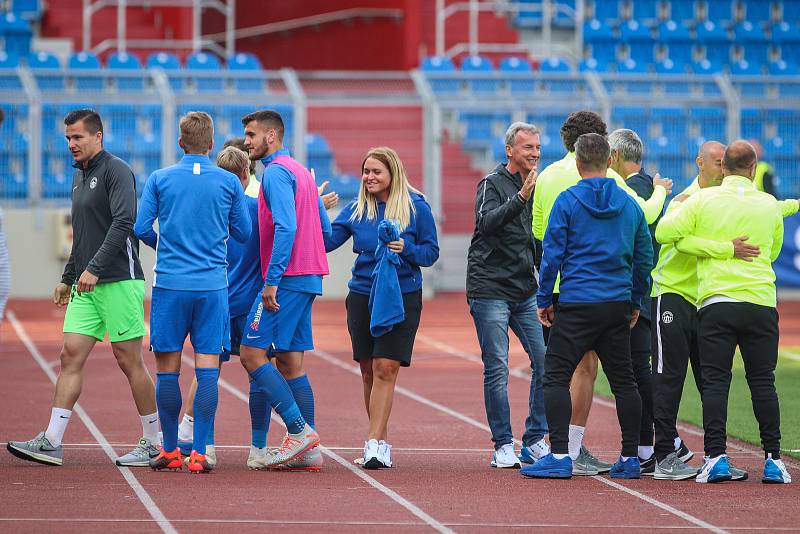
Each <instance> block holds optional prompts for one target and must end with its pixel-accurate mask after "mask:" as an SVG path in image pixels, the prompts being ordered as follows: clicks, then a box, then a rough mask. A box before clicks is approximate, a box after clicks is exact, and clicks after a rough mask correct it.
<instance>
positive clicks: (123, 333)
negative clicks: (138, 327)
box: [117, 328, 130, 336]
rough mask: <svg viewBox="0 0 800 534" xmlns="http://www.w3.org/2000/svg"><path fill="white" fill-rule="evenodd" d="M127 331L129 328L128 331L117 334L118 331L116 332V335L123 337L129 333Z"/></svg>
mask: <svg viewBox="0 0 800 534" xmlns="http://www.w3.org/2000/svg"><path fill="white" fill-rule="evenodd" d="M129 330H130V328H128V330H125V331H124V332H119V331H118V332H117V335H118V336H124V335H125V334H127V333H128V331H129Z"/></svg>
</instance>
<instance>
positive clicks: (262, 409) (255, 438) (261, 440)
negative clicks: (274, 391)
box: [250, 380, 271, 449]
mask: <svg viewBox="0 0 800 534" xmlns="http://www.w3.org/2000/svg"><path fill="white" fill-rule="evenodd" d="M268 405H269V403H268V401H267V394H266V393H264V392H263V391H261V390H260V389H259V387H258V384H256V382H255V381H254V380H250V428H251V433H252V442H253V447H258V448H260V449H263V448H264V447H266V446H267V432H269V415H270V411H271V410H268V409H267V406H268Z"/></svg>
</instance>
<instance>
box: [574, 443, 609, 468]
mask: <svg viewBox="0 0 800 534" xmlns="http://www.w3.org/2000/svg"><path fill="white" fill-rule="evenodd" d="M581 454H585V455H586V458H588V460H589V464H590V465H591V466H593V467H594V468H595V469H597V472H598V473H600V474H603V473H608V472H609V471H611V464H610V463H608V462H604V461H602V460H599V459H597V458H595V457H594V455H593V454H592V453H591V452H589V449H587V448H586V447H584V446H583V445H581Z"/></svg>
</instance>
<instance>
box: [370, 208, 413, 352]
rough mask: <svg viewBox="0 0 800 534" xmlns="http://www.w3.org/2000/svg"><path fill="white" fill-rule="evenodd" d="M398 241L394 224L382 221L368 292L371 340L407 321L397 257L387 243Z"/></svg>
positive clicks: (397, 232) (398, 230)
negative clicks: (372, 337)
mask: <svg viewBox="0 0 800 534" xmlns="http://www.w3.org/2000/svg"><path fill="white" fill-rule="evenodd" d="M399 239H400V228H399V227H398V226H397V223H396V222H394V221H390V220H386V219H384V220H382V221H381V222H380V224H379V225H378V248H377V249H375V259H376V260H377V264H376V265H375V269H374V270H373V271H372V287H371V288H370V291H369V313H370V320H369V331H370V333H371V334H372V335H373V336H376V337H377V336H382V335H384V334H386V333H388V332H390V331H391V330H392V328H393V327H394V325H396V324H398V323H402V322H403V321H404V320H405V318H406V310H405V308H404V307H403V293H402V292H401V291H400V281H399V280H398V278H397V268H398V267H399V266H400V261H401V260H400V256H398V255H397V253H396V252H392V251H391V250H389V247H388V246H387V243H389V242H390V241H397V240H399Z"/></svg>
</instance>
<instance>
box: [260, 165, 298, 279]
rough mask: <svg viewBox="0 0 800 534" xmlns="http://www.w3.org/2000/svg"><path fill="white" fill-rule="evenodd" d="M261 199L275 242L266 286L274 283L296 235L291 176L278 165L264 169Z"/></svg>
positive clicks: (287, 258) (288, 256) (287, 259)
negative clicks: (269, 218) (270, 218)
mask: <svg viewBox="0 0 800 534" xmlns="http://www.w3.org/2000/svg"><path fill="white" fill-rule="evenodd" d="M261 187H263V188H264V199H265V200H266V201H267V205H268V206H269V209H270V210H271V211H272V220H273V221H274V223H275V241H274V244H273V246H272V258H271V259H270V261H269V268H268V269H267V280H266V281H267V285H270V286H277V285H278V284H279V283H280V281H281V278H282V277H283V273H284V272H286V267H288V266H289V258H290V257H291V255H292V247H293V246H294V237H295V235H296V234H297V213H296V210H295V202H294V177H293V176H292V175H291V174H290V173H289V171H288V170H286V169H285V168H283V167H281V166H280V165H270V166H268V167H267V169H266V170H265V171H264V181H263V182H262V184H261Z"/></svg>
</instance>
